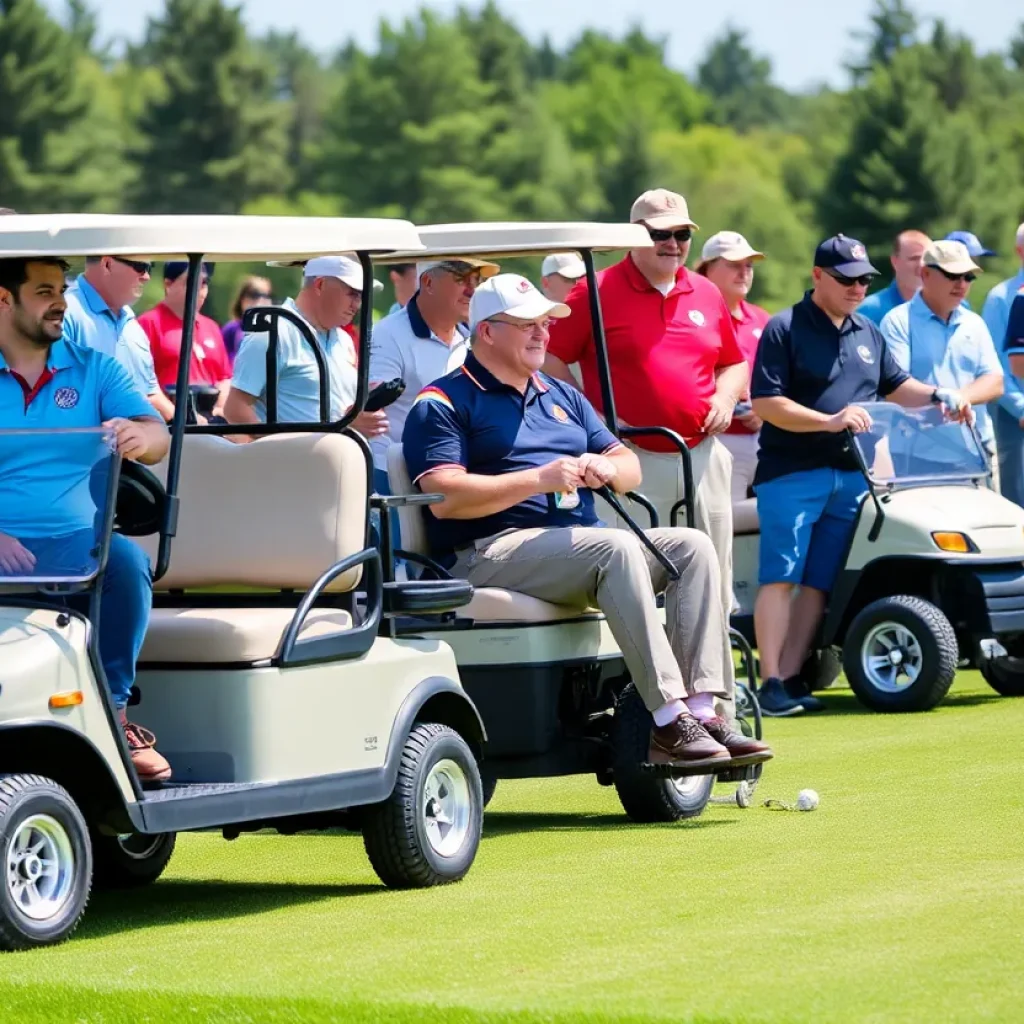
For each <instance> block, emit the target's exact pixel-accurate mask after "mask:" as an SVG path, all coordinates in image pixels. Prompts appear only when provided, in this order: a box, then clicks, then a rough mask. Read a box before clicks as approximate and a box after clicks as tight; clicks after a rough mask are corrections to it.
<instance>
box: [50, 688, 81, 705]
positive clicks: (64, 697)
mask: <svg viewBox="0 0 1024 1024" xmlns="http://www.w3.org/2000/svg"><path fill="white" fill-rule="evenodd" d="M83 700H85V694H84V693H82V691H81V690H64V691H63V692H61V693H55V694H54V695H53V696H52V697H51V698H50V707H51V708H74V707H78V705H79V704H81V703H82V701H83Z"/></svg>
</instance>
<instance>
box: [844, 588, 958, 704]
mask: <svg viewBox="0 0 1024 1024" xmlns="http://www.w3.org/2000/svg"><path fill="white" fill-rule="evenodd" d="M959 658H960V653H959V648H958V646H957V641H956V634H955V633H954V632H953V627H952V626H951V625H950V624H949V619H947V618H946V616H945V615H943V614H942V612H941V611H940V610H939V609H938V608H936V607H935V605H933V604H931V602H929V601H925V600H924V599H923V598H920V597H910V596H909V595H907V594H898V595H896V596H895V597H883V598H882V599H881V600H879V601H874V602H873V603H872V604H869V605H868V606H867V607H866V608H864V609H863V610H862V611H861V612H860V613H859V614H858V615H857V617H856V618H855V619H854V620H853V622H852V623H851V624H850V628H849V630H848V631H847V634H846V640H845V642H844V644H843V666H844V668H845V669H846V678H847V679H848V680H849V682H850V687H851V689H852V690H853V692H854V693H855V694H856V695H857V698H858V699H859V700H860V702H861V703H862V704H863V705H864V706H865V707H868V708H870V709H871V710H872V711H896V712H899V711H927V710H929V709H930V708H933V707H935V705H936V704H938V703H939V701H940V700H942V698H943V697H945V696H946V694H947V693H948V692H949V688H950V687H951V686H952V685H953V677H954V676H955V675H956V666H957V662H958V661H959Z"/></svg>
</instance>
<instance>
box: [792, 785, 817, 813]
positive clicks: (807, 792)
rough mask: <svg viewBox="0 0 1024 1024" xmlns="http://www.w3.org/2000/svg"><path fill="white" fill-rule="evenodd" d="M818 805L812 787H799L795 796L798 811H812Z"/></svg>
mask: <svg viewBox="0 0 1024 1024" xmlns="http://www.w3.org/2000/svg"><path fill="white" fill-rule="evenodd" d="M817 806H818V794H817V793H816V792H815V791H814V790H813V789H801V790H800V792H799V793H798V794H797V798H796V809H797V810H798V811H813V810H814V809H815V808H816V807H817Z"/></svg>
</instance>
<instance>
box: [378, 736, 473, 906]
mask: <svg viewBox="0 0 1024 1024" xmlns="http://www.w3.org/2000/svg"><path fill="white" fill-rule="evenodd" d="M442 762H454V764H455V765H456V766H457V768H458V769H459V771H460V773H461V775H462V780H461V782H462V783H464V784H465V789H466V792H465V794H464V795H463V800H462V803H463V805H464V806H463V807H462V808H461V813H462V814H463V816H464V817H465V822H464V829H465V837H464V838H463V840H462V841H461V842H460V843H459V845H458V848H457V849H453V850H452V851H450V852H447V851H440V850H437V849H435V847H434V845H433V844H432V842H431V839H430V836H429V834H428V825H427V822H426V818H427V804H428V799H427V794H426V786H427V782H428V779H429V777H430V775H431V772H432V771H433V770H434V769H435V768H437V767H438V766H439V765H441V764H442ZM483 810H484V798H483V787H482V785H481V782H480V770H479V768H478V767H477V763H476V758H475V757H474V756H473V752H472V751H471V750H470V749H469V745H468V744H467V743H466V741H465V740H464V739H463V738H462V737H461V736H460V735H459V734H458V733H457V732H456V731H455V730H454V729H452V728H450V727H449V726H447V725H438V724H436V723H419V724H417V725H415V726H414V727H413V729H412V731H411V732H410V733H409V737H408V739H407V740H406V741H405V745H404V747H403V748H402V755H401V758H400V761H399V765H398V776H397V778H396V779H395V788H394V790H392V793H391V796H390V797H388V799H387V800H385V801H384V802H383V803H379V804H375V805H374V806H373V807H370V808H368V810H367V812H366V814H365V817H364V819H363V845H364V846H365V847H366V855H367V856H368V857H369V858H370V863H371V864H372V865H373V869H374V871H376V872H377V874H378V876H379V877H380V880H381V881H382V882H383V883H384V884H385V885H386V886H388V887H389V888H392V889H425V888H428V887H430V886H433V885H444V884H446V883H448V882H457V881H459V879H461V878H463V877H464V876H465V874H466V872H467V871H469V869H470V867H471V866H472V864H473V860H474V858H475V857H476V851H477V848H478V847H479V845H480V835H481V833H482V831H483Z"/></svg>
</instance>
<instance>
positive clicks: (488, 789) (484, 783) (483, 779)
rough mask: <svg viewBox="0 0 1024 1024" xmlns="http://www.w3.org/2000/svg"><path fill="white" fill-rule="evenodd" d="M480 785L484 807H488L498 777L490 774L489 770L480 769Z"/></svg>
mask: <svg viewBox="0 0 1024 1024" xmlns="http://www.w3.org/2000/svg"><path fill="white" fill-rule="evenodd" d="M480 785H481V787H482V791H483V800H484V807H485V808H486V807H489V806H490V803H491V801H492V800H493V799H494V793H495V791H496V790H497V788H498V777H497V776H496V775H492V774H491V773H490V772H489V771H485V770H481V772H480Z"/></svg>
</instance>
